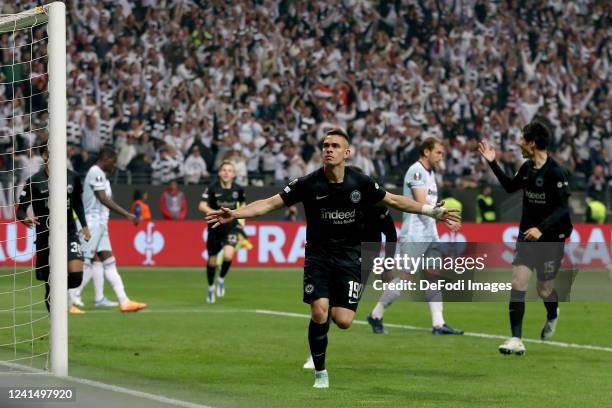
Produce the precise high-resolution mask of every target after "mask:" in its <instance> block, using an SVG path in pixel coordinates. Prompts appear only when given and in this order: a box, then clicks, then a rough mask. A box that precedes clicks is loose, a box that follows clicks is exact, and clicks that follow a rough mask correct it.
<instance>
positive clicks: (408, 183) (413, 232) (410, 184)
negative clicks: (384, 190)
mask: <svg viewBox="0 0 612 408" xmlns="http://www.w3.org/2000/svg"><path fill="white" fill-rule="evenodd" d="M413 188H416V189H424V190H426V193H427V204H431V205H436V203H437V202H438V187H437V185H436V173H435V171H434V170H433V169H432V170H427V169H426V168H425V167H424V166H423V164H422V163H421V162H420V161H417V162H416V163H414V164H413V165H412V166H410V168H409V169H408V171H407V172H406V176H405V177H404V193H403V194H404V196H406V197H408V198H411V199H413V200H414V199H415V197H414V194H413V193H412V189H413ZM436 238H438V229H437V228H436V220H435V219H434V218H432V217H429V216H427V215H421V214H407V213H404V214H403V216H402V228H401V231H400V241H408V240H411V241H415V239H416V240H421V239H422V240H429V239H436Z"/></svg>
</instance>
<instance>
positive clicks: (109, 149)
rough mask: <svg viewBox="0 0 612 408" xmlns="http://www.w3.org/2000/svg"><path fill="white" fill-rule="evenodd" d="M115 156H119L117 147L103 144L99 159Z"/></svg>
mask: <svg viewBox="0 0 612 408" xmlns="http://www.w3.org/2000/svg"><path fill="white" fill-rule="evenodd" d="M115 157H117V152H116V151H115V148H114V147H113V146H111V145H104V146H102V148H101V149H100V152H99V153H98V160H104V159H107V158H109V159H110V158H115Z"/></svg>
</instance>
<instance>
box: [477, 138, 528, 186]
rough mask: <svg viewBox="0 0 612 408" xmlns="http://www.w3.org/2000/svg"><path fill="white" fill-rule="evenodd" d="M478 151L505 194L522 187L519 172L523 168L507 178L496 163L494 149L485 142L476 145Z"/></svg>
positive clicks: (521, 178)
mask: <svg viewBox="0 0 612 408" xmlns="http://www.w3.org/2000/svg"><path fill="white" fill-rule="evenodd" d="M478 151H479V152H480V154H481V155H482V157H484V158H485V160H486V161H487V164H488V165H489V167H491V170H493V174H495V177H497V180H499V183H500V184H501V185H502V187H503V188H504V190H506V192H507V193H513V192H515V191H517V190H520V189H521V188H523V187H524V184H525V180H523V174H522V172H521V170H523V167H521V169H520V170H519V172H518V173H517V174H516V175H515V176H514V177H509V176H508V175H507V174H506V173H504V171H503V170H502V168H501V167H499V164H497V161H496V160H495V148H493V146H491V145H489V144H488V143H487V142H485V141H482V142H480V143H479V144H478Z"/></svg>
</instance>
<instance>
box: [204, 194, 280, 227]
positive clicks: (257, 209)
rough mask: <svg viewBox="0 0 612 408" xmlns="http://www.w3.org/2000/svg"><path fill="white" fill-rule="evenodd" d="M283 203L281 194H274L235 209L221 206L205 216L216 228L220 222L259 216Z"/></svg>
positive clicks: (276, 208) (225, 222)
mask: <svg viewBox="0 0 612 408" xmlns="http://www.w3.org/2000/svg"><path fill="white" fill-rule="evenodd" d="M284 205H285V203H284V201H283V199H282V198H281V196H280V195H279V194H276V195H274V196H272V197H269V198H266V199H264V200H257V201H253V202H252V203H250V204H248V205H245V206H244V207H240V208H238V209H236V210H230V209H229V208H225V207H222V208H221V209H219V210H212V211H210V212H209V213H208V215H207V216H206V221H207V222H208V223H209V224H212V226H213V228H216V227H218V226H219V225H221V224H227V223H228V222H230V221H232V220H235V219H240V218H253V217H259V216H260V215H264V214H267V213H269V212H270V211H274V210H278V209H279V208H282V207H283V206H284Z"/></svg>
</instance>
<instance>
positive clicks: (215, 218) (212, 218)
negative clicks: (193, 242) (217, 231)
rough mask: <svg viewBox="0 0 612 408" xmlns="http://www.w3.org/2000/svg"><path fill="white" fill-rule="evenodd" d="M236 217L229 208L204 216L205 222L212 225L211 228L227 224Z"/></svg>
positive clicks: (213, 211)
mask: <svg viewBox="0 0 612 408" xmlns="http://www.w3.org/2000/svg"><path fill="white" fill-rule="evenodd" d="M235 218H236V216H235V215H234V213H233V212H232V210H230V209H229V208H225V207H221V208H220V209H218V210H212V211H210V212H209V213H208V214H207V215H206V222H207V223H209V224H212V227H213V228H217V227H218V226H219V225H221V224H227V223H228V222H230V221H232V220H234V219H235Z"/></svg>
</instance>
